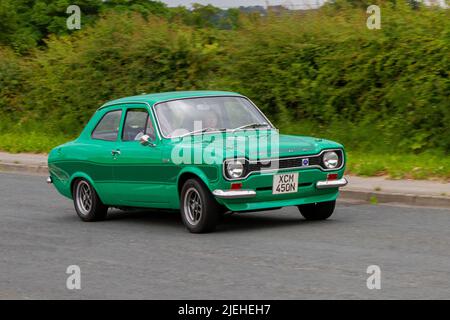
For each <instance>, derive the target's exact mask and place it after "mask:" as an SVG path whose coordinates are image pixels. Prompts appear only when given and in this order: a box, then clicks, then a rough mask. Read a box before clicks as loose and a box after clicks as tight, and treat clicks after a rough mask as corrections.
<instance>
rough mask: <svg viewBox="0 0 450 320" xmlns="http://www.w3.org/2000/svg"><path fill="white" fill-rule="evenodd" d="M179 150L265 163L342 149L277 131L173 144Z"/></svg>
mask: <svg viewBox="0 0 450 320" xmlns="http://www.w3.org/2000/svg"><path fill="white" fill-rule="evenodd" d="M172 142H173V144H174V146H175V147H176V148H178V149H184V150H185V151H184V152H186V151H188V150H189V149H191V152H192V154H195V153H197V152H203V153H205V152H206V153H209V154H214V155H215V157H216V158H220V160H222V159H225V158H231V157H246V158H248V159H254V160H256V159H265V158H278V157H292V156H302V155H311V154H317V153H320V152H321V151H322V150H323V149H334V148H342V145H341V144H339V143H336V142H334V141H330V140H325V139H321V138H315V137H308V136H299V135H285V134H279V133H278V132H277V131H275V130H273V131H267V130H247V131H239V132H236V133H230V132H228V133H207V134H199V135H193V136H186V137H183V138H180V139H174V141H172Z"/></svg>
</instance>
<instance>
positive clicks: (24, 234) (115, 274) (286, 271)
mask: <svg viewBox="0 0 450 320" xmlns="http://www.w3.org/2000/svg"><path fill="white" fill-rule="evenodd" d="M449 227H450V210H444V209H427V208H414V207H396V206H385V205H365V204H355V203H343V202H340V203H339V204H338V206H337V209H336V212H335V214H334V215H333V216H332V218H331V219H330V220H328V221H323V222H306V221H304V220H303V219H302V218H301V216H300V214H299V212H298V211H297V209H296V208H293V207H290V208H284V209H282V210H277V211H269V212H258V213H245V214H235V215H232V216H228V217H226V218H225V219H224V222H223V224H222V225H221V226H220V227H219V228H218V230H217V232H215V233H211V234H204V235H193V234H189V233H188V232H186V231H185V230H184V227H183V225H182V223H181V219H180V217H179V215H178V214H176V213H167V212H131V213H130V212H128V213H123V212H121V211H112V212H110V214H109V218H108V220H106V221H103V222H95V223H85V222H82V221H81V220H79V219H78V217H77V216H76V214H75V212H74V209H73V206H72V203H71V201H69V200H68V199H65V198H63V197H62V196H60V195H59V194H58V193H57V192H56V190H55V189H54V188H53V186H48V185H46V184H45V179H44V178H43V177H40V176H26V175H14V174H5V173H2V174H0V299H16V298H18V299H49V298H56V299H71V298H81V299H94V298H98V299H116V298H123V299H132V298H133V299H216V298H217V299H314V298H319V299H321V298H324V299H336V298H337V299H348V298H349V299H358V298H362V299H380V298H386V299H392V298H404V299H418V298H423V299H433V298H437V299H450V228H449ZM69 265H78V266H79V267H80V270H81V289H80V290H69V289H67V288H66V279H67V277H68V276H69V275H68V274H66V269H67V267H68V266H69ZM369 265H378V266H379V267H380V269H381V289H380V290H376V289H375V290H369V289H368V288H367V286H366V279H367V277H368V276H369V275H368V274H367V273H366V269H367V267H368V266H369Z"/></svg>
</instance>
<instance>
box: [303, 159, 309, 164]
mask: <svg viewBox="0 0 450 320" xmlns="http://www.w3.org/2000/svg"><path fill="white" fill-rule="evenodd" d="M302 166H309V159H308V158H305V159H302Z"/></svg>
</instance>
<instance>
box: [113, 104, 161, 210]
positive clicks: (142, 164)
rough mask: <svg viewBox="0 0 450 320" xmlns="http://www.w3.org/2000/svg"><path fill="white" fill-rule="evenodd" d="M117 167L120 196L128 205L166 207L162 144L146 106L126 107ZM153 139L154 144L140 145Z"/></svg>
mask: <svg viewBox="0 0 450 320" xmlns="http://www.w3.org/2000/svg"><path fill="white" fill-rule="evenodd" d="M124 112H125V116H124V119H123V121H122V128H121V134H120V139H119V142H118V151H119V152H120V154H119V155H118V156H117V159H116V163H115V165H114V178H115V180H116V186H117V196H118V198H120V201H121V204H122V205H125V206H140V207H165V204H166V203H167V199H168V197H167V196H166V195H165V194H166V189H167V181H164V179H163V176H164V175H163V174H162V173H163V171H162V170H164V166H163V163H162V152H161V143H160V141H159V139H156V130H155V123H154V120H153V118H152V115H151V113H149V110H148V109H147V107H146V105H141V104H129V105H127V106H126V108H125V110H124ZM144 134H146V135H148V136H150V142H151V143H150V144H147V145H143V144H141V142H140V137H141V136H142V135H144Z"/></svg>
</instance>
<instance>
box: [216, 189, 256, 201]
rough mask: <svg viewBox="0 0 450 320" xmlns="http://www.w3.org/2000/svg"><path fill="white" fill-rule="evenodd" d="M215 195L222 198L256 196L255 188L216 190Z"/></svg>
mask: <svg viewBox="0 0 450 320" xmlns="http://www.w3.org/2000/svg"><path fill="white" fill-rule="evenodd" d="M213 195H214V196H216V197H217V198H221V199H238V198H251V197H254V196H256V191H254V190H220V189H217V190H214V191H213Z"/></svg>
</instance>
